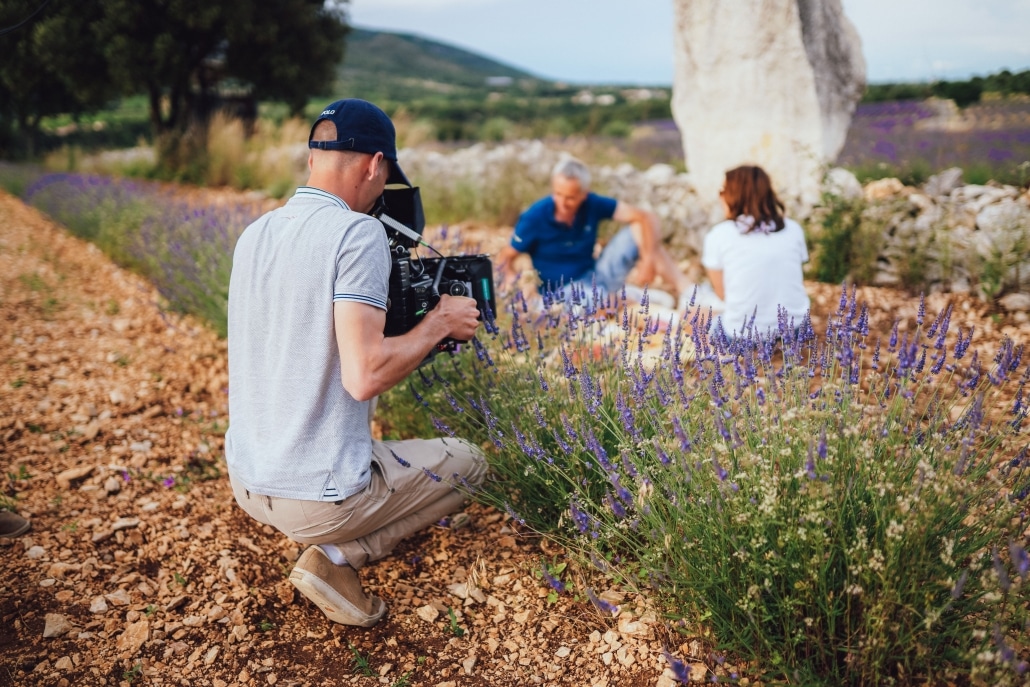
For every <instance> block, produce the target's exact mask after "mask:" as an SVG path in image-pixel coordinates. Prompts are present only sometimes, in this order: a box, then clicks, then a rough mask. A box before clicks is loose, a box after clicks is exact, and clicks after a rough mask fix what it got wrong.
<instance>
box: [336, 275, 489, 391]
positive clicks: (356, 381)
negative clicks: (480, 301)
mask: <svg viewBox="0 0 1030 687" xmlns="http://www.w3.org/2000/svg"><path fill="white" fill-rule="evenodd" d="M478 317H479V310H477V309H476V301H475V299H474V298H465V297H464V296H446V295H445V296H441V297H440V303H439V304H438V305H437V306H436V307H435V308H433V309H432V310H430V311H429V312H428V313H427V314H426V316H425V317H424V318H423V319H422V321H421V322H419V323H418V325H416V326H415V328H414V329H412V330H411V331H410V332H408V333H407V334H404V335H402V336H391V337H388V336H384V335H383V328H384V326H385V325H386V312H385V311H383V310H380V309H379V308H375V307H373V306H371V305H367V304H365V303H356V302H353V301H337V302H336V303H335V304H334V305H333V319H334V321H335V327H336V344H337V346H338V347H339V350H340V381H341V382H342V383H343V388H344V389H346V390H347V393H349V394H350V395H351V396H352V397H354V398H355V399H356V400H358V401H367V400H368V399H370V398H372V397H373V396H377V395H379V394H381V393H383V392H384V391H387V390H388V389H391V388H392V387H394V386H395V385H396V384H397V383H398V382H400V381H402V380H403V379H404V378H405V377H407V376H408V375H409V374H410V373H411V372H413V371H414V370H415V368H417V367H418V365H419V363H421V362H422V361H423V360H424V359H425V357H426V355H427V354H428V353H429V351H431V350H432V349H433V347H434V346H436V344H438V343H440V341H441V340H443V339H444V338H446V337H448V336H450V337H453V338H455V339H459V340H468V339H470V338H472V335H473V334H474V333H475V331H476V328H477V327H478V326H479V321H478V320H477V318H478Z"/></svg>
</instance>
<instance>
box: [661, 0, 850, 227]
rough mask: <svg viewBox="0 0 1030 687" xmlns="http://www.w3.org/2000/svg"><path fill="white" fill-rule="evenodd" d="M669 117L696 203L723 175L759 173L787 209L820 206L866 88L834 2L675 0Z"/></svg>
mask: <svg viewBox="0 0 1030 687" xmlns="http://www.w3.org/2000/svg"><path fill="white" fill-rule="evenodd" d="M673 2H674V6H675V28H674V31H675V34H674V45H675V68H676V73H675V78H674V82H673V101H672V110H673V116H674V117H675V119H676V124H677V126H678V127H679V130H680V133H681V134H682V137H683V152H684V155H685V156H686V163H687V171H688V172H689V173H690V177H691V180H692V182H693V184H694V186H695V187H696V188H697V191H698V195H699V197H700V200H701V202H702V203H703V204H704V205H705V206H706V208H708V209H709V210H710V211H711V212H712V213H713V215H714V214H716V213H717V212H718V208H719V203H718V191H719V187H720V186H721V184H722V181H723V175H724V173H725V172H726V170H728V169H731V168H733V167H736V166H737V165H742V164H758V165H761V166H762V167H763V168H765V170H766V171H767V172H769V174H770V176H771V177H772V180H773V183H774V184H775V186H776V188H777V191H778V192H779V193H780V196H781V198H782V199H783V200H784V201H785V202H787V203H788V206H789V207H791V208H792V209H793V210H795V211H797V210H802V211H803V210H804V209H805V208H807V207H808V206H810V205H811V204H813V203H814V202H816V201H817V200H818V199H819V188H820V181H821V178H822V173H823V170H824V169H825V165H826V164H827V163H830V162H832V161H833V160H834V158H836V156H837V153H839V152H840V149H841V146H843V145H844V138H845V136H846V135H847V131H848V125H849V124H850V122H851V115H852V113H853V112H854V109H855V104H856V103H857V102H858V100H859V99H860V98H861V96H862V92H863V91H864V89H865V60H864V59H863V57H862V51H861V41H860V40H859V37H858V33H857V31H855V28H854V26H853V25H852V24H851V22H850V21H849V20H848V19H847V17H845V16H844V11H843V9H842V7H841V3H840V0H733V2H727V1H726V0H673Z"/></svg>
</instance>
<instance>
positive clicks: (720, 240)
mask: <svg viewBox="0 0 1030 687" xmlns="http://www.w3.org/2000/svg"><path fill="white" fill-rule="evenodd" d="M784 224H785V226H784V227H783V229H781V230H780V231H776V232H770V233H765V232H763V231H761V230H758V229H755V230H753V231H751V232H750V233H744V229H746V227H747V226H749V223H745V222H744V221H741V220H737V221H734V220H726V221H725V222H720V223H719V224H716V225H715V226H714V227H712V228H711V230H709V232H708V234H706V235H705V240H704V249H703V252H702V254H701V264H702V265H704V266H705V267H706V268H707V269H712V270H722V276H723V288H724V293H725V296H726V298H725V302H726V309H725V310H724V311H723V313H722V315H721V317H722V326H723V329H725V330H726V333H727V334H729V335H731V336H732V335H734V334H740V333H743V328H744V325H745V323H746V322H747V321H748V320H750V319H751V315H752V313H755V331H756V332H758V333H761V334H766V333H768V332H769V330H776V329H777V327H778V325H777V320H776V312H777V306H783V307H784V308H786V310H787V313H788V315H789V316H790V317H793V318H794V323H795V325H798V324H801V319H802V318H803V317H804V316H805V313H807V312H808V309H809V300H808V293H807V292H806V291H805V285H804V277H803V275H802V272H801V265H802V264H803V263H805V262H808V249H807V247H806V246H805V233H804V231H803V230H802V229H801V225H799V224H798V223H797V222H795V221H794V220H792V219H786V220H785V222H784ZM756 309H757V310H756Z"/></svg>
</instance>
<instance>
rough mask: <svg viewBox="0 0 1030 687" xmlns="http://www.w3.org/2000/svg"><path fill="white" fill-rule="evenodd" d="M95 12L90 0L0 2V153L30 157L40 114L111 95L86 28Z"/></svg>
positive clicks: (89, 106)
mask: <svg viewBox="0 0 1030 687" xmlns="http://www.w3.org/2000/svg"><path fill="white" fill-rule="evenodd" d="M99 10H100V7H99V3H95V2H92V3H91V2H81V3H80V2H67V1H61V0H58V1H56V2H50V3H46V2H45V0H4V2H2V3H0V30H3V31H5V33H3V34H2V35H0V155H11V154H29V155H31V154H32V143H33V141H34V139H35V136H36V133H37V131H38V128H39V122H40V120H41V119H42V118H43V117H46V116H49V115H55V114H71V115H78V114H82V113H83V112H88V111H90V110H93V109H96V108H98V107H100V106H102V105H103V103H104V102H105V101H106V100H107V99H108V98H110V97H111V96H112V95H113V94H115V93H116V91H115V89H114V88H113V85H112V84H111V82H110V80H109V79H108V78H107V76H106V65H105V64H104V61H103V57H102V56H101V54H100V53H99V52H98V51H97V50H96V48H95V41H94V40H93V38H92V36H91V33H90V32H89V30H88V27H89V26H90V24H91V23H92V22H94V21H96V19H97V18H98V17H99ZM16 129H17V132H18V133H17V135H16V133H15V131H16Z"/></svg>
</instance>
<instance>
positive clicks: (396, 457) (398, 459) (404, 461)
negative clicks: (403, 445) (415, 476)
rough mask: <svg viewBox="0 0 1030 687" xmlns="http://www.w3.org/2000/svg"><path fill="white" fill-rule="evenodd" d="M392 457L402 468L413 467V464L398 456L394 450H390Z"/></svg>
mask: <svg viewBox="0 0 1030 687" xmlns="http://www.w3.org/2000/svg"><path fill="white" fill-rule="evenodd" d="M390 455H391V456H393V458H394V460H396V461H397V462H398V463H400V464H401V465H402V466H404V467H406V468H410V467H411V463H409V462H408V461H406V460H404V459H403V458H401V457H400V456H398V455H397V453H396V452H395V451H394V450H393V449H390Z"/></svg>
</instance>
